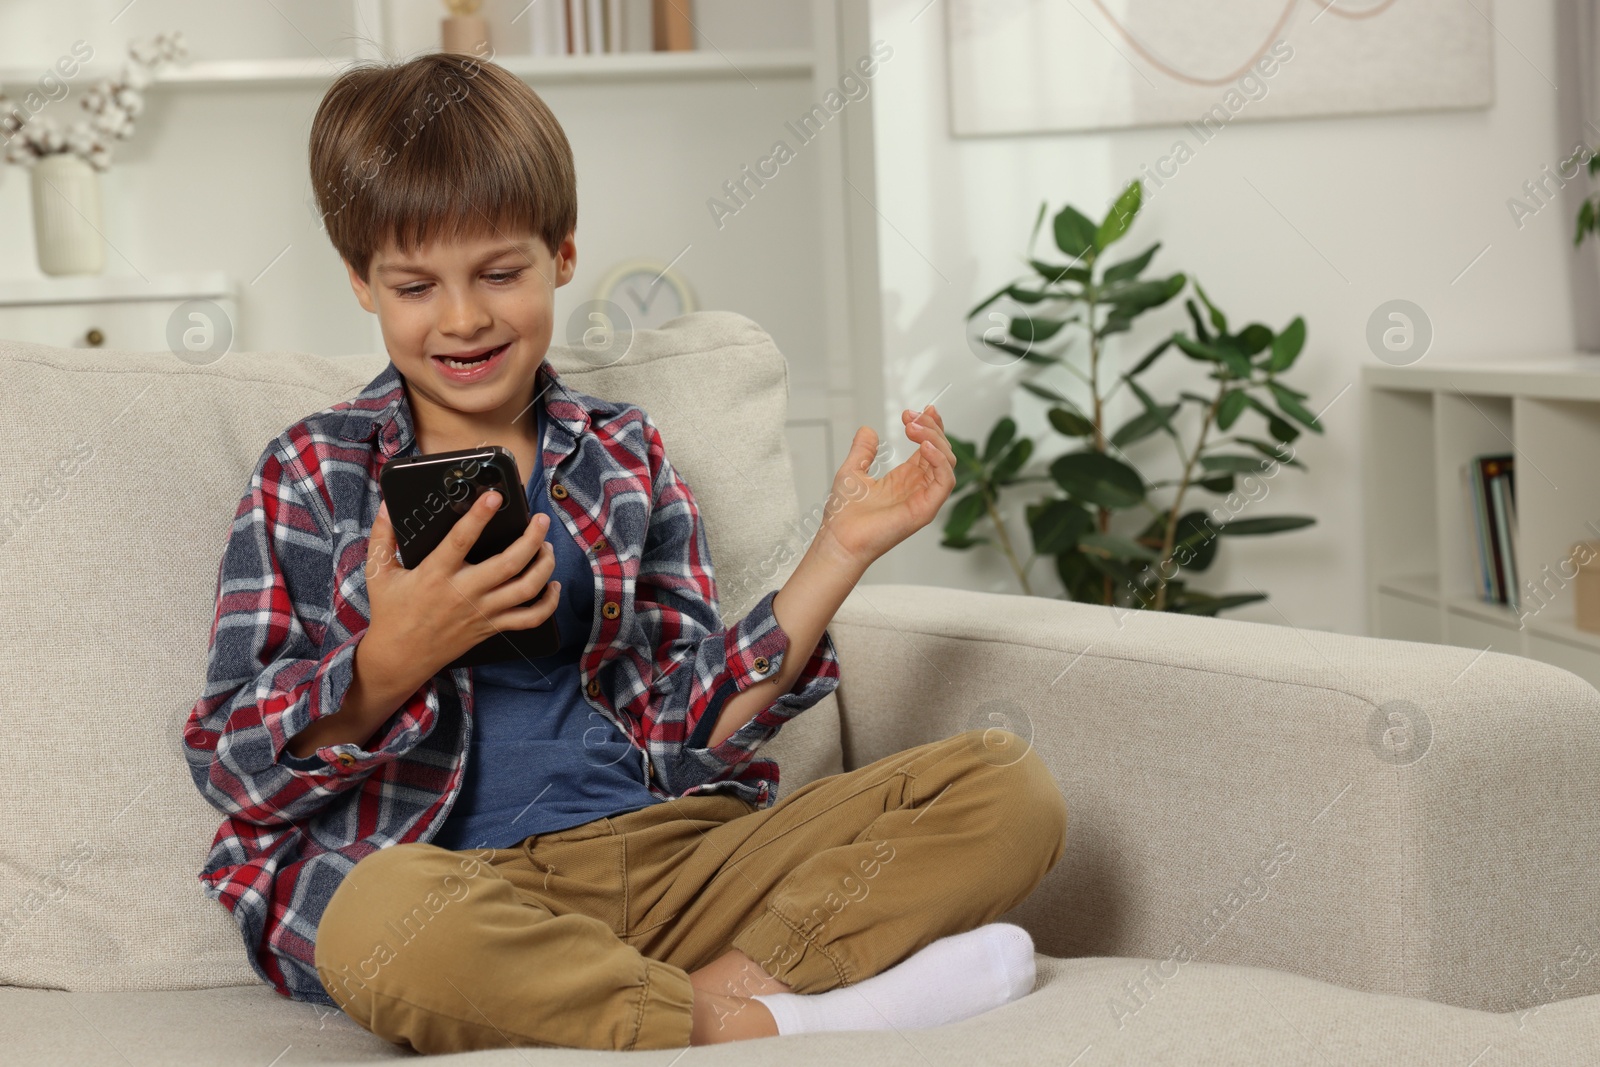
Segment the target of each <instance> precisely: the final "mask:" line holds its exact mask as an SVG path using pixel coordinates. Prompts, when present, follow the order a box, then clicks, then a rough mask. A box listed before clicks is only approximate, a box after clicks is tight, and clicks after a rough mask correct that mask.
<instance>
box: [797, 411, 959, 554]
mask: <svg viewBox="0 0 1600 1067" xmlns="http://www.w3.org/2000/svg"><path fill="white" fill-rule="evenodd" d="M900 421H901V423H903V424H904V426H905V432H906V436H907V437H908V438H910V439H911V440H912V441H913V442H914V443H916V445H917V450H916V452H914V453H913V454H912V455H911V456H910V457H909V458H908V459H907V460H906V461H905V462H904V463H902V464H900V465H899V466H898V467H896V468H894V469H893V470H891V471H890V472H889V473H888V474H885V475H884V476H883V477H882V478H876V479H874V478H872V477H871V476H869V475H868V474H867V468H868V467H869V466H870V465H871V464H872V460H873V457H874V456H875V455H876V454H877V450H878V435H877V434H876V433H875V432H874V431H873V429H872V427H870V426H863V427H861V428H860V429H858V430H857V431H856V435H855V438H854V440H852V441H851V442H850V454H849V455H848V456H846V457H845V461H844V464H843V466H841V467H840V468H839V472H838V473H837V474H835V475H834V476H833V491H832V493H831V494H830V500H829V505H828V507H826V508H824V511H825V512H826V511H828V510H829V508H832V509H834V510H832V512H831V514H825V515H824V517H823V523H822V527H821V529H819V530H818V532H817V537H818V539H819V540H821V539H823V538H824V537H826V538H828V539H829V540H831V542H832V543H833V545H834V546H835V547H836V548H837V549H838V550H839V551H840V552H842V553H844V555H845V556H846V557H847V558H849V559H850V560H852V561H854V562H856V563H858V564H859V565H860V566H861V567H862V568H863V569H865V568H866V567H867V566H868V565H869V564H871V563H872V561H873V560H875V559H877V558H878V557H879V556H881V555H883V554H884V553H885V552H887V551H889V549H891V548H893V547H894V546H895V545H897V544H899V543H900V542H901V541H903V540H905V539H906V538H907V537H909V536H911V535H912V534H913V533H915V532H916V531H917V530H920V529H921V528H922V527H924V526H926V525H928V523H930V522H932V521H933V517H934V516H935V515H936V514H938V512H939V508H940V507H942V506H943V505H944V502H945V501H946V500H948V499H950V493H951V491H952V490H954V489H955V485H956V475H955V466H956V454H955V450H954V449H952V448H951V447H950V442H949V441H948V440H946V438H945V435H944V419H942V418H941V417H940V416H939V412H938V410H937V409H936V408H935V407H934V406H933V405H932V404H929V405H928V407H927V409H926V410H925V411H924V412H922V413H921V414H920V415H918V414H915V413H914V412H912V411H911V410H910V409H907V410H905V411H902V412H901V413H900Z"/></svg>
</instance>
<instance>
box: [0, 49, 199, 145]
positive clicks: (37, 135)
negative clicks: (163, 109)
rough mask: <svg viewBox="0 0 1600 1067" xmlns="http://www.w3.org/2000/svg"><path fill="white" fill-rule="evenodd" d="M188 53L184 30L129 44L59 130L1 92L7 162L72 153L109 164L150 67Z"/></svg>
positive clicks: (140, 104)
mask: <svg viewBox="0 0 1600 1067" xmlns="http://www.w3.org/2000/svg"><path fill="white" fill-rule="evenodd" d="M188 54H189V50H188V46H187V45H186V44H185V43H184V39H183V31H182V30H176V31H174V32H172V33H161V34H157V35H156V36H155V37H153V38H151V39H150V40H149V41H143V42H138V41H136V42H134V43H132V44H130V45H129V46H128V58H129V61H128V63H127V64H125V65H124V66H123V68H122V75H121V77H119V78H117V79H115V80H113V79H111V78H101V79H100V80H98V81H96V82H94V83H93V84H91V85H90V86H89V87H88V88H87V89H85V90H84V92H83V96H82V97H81V98H80V99H79V101H78V106H79V107H81V108H82V109H83V110H84V111H85V112H87V113H88V117H87V118H83V119H79V120H78V121H77V122H74V123H73V124H72V125H71V126H69V127H67V128H66V129H65V130H62V129H61V128H60V127H59V126H57V125H56V123H55V122H54V121H52V120H51V119H50V118H48V117H46V118H42V119H29V118H27V117H24V113H23V112H22V111H21V110H20V109H19V108H16V107H14V106H13V105H12V103H11V101H10V100H9V99H8V98H7V97H6V95H5V93H4V92H3V91H0V138H4V140H5V145H6V150H5V161H6V162H7V163H18V164H21V165H22V166H32V165H33V164H35V163H37V162H38V161H39V160H41V159H43V158H44V157H45V156H53V155H62V154H64V153H68V152H70V153H72V154H73V155H76V156H78V157H79V158H80V159H82V160H84V161H85V162H87V163H88V164H89V165H90V166H92V167H94V168H95V169H96V170H102V171H103V170H109V169H110V167H111V147H112V144H113V142H115V141H125V140H127V139H128V138H129V137H132V136H133V124H134V120H135V119H136V118H138V117H139V115H140V114H141V113H142V112H143V111H144V89H145V87H146V86H147V85H149V84H150V82H151V80H152V76H153V74H154V72H155V71H156V70H158V69H160V68H161V67H162V66H164V65H166V64H167V63H170V62H173V61H175V60H178V59H182V58H184V57H186V56H187V55H188Z"/></svg>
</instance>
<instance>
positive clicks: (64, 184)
mask: <svg viewBox="0 0 1600 1067" xmlns="http://www.w3.org/2000/svg"><path fill="white" fill-rule="evenodd" d="M32 170H33V240H34V248H35V250H36V251H37V253H38V256H39V269H40V270H42V271H44V272H45V273H46V274H52V275H61V274H99V273H100V271H101V270H102V269H103V268H104V267H105V265H106V249H105V239H104V238H102V237H101V236H100V229H101V226H100V175H99V174H97V173H96V172H95V169H94V168H93V167H92V166H90V165H89V163H88V162H87V161H85V160H84V159H82V158H80V157H78V156H75V155H73V154H72V153H70V152H61V153H57V154H55V155H49V156H45V157H44V158H43V159H41V160H39V162H37V163H35V164H34V165H33V168H32Z"/></svg>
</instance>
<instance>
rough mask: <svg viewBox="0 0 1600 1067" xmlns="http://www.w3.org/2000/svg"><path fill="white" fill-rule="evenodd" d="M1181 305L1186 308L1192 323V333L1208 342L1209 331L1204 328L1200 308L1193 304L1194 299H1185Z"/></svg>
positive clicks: (1209, 337)
mask: <svg viewBox="0 0 1600 1067" xmlns="http://www.w3.org/2000/svg"><path fill="white" fill-rule="evenodd" d="M1183 306H1184V307H1185V308H1187V309H1188V311H1189V320H1190V321H1191V322H1193V323H1194V335H1195V336H1196V337H1198V338H1200V340H1201V341H1202V342H1205V343H1208V344H1209V343H1210V341H1211V331H1210V330H1208V329H1206V324H1205V320H1204V319H1202V318H1201V317H1200V309H1199V308H1198V307H1196V306H1195V303H1194V300H1193V299H1192V298H1191V299H1189V300H1185V301H1184V302H1183Z"/></svg>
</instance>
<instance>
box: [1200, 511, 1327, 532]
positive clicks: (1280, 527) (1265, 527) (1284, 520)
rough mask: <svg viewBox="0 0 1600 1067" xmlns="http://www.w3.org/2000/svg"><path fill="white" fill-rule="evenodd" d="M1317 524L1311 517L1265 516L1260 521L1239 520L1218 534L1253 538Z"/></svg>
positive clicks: (1224, 527)
mask: <svg viewBox="0 0 1600 1067" xmlns="http://www.w3.org/2000/svg"><path fill="white" fill-rule="evenodd" d="M1316 524H1317V520H1316V519H1313V518H1311V517H1310V516H1309V515H1264V516H1262V517H1261V518H1259V519H1238V520H1236V521H1234V522H1230V523H1228V524H1227V525H1225V526H1220V527H1218V528H1217V532H1218V533H1220V534H1224V535H1226V536H1228V537H1253V536H1259V535H1261V534H1275V533H1287V532H1288V531H1290V530H1303V529H1305V528H1306V527H1307V526H1315V525H1316Z"/></svg>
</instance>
